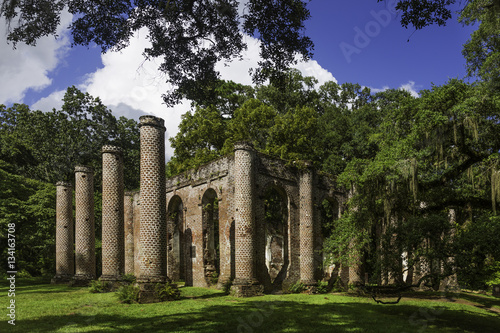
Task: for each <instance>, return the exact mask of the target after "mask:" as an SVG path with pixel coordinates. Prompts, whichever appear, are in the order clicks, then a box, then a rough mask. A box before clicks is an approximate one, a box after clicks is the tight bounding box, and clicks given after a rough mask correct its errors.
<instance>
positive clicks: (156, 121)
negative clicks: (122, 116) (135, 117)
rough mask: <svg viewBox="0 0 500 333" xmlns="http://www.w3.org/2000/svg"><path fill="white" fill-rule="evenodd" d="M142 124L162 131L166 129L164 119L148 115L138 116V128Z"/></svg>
mask: <svg viewBox="0 0 500 333" xmlns="http://www.w3.org/2000/svg"><path fill="white" fill-rule="evenodd" d="M143 126H152V127H156V128H159V129H162V130H164V131H166V130H167V128H166V127H165V120H163V119H161V118H158V117H155V116H150V115H147V116H141V117H139V128H141V127H143Z"/></svg>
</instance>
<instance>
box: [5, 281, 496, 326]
mask: <svg viewBox="0 0 500 333" xmlns="http://www.w3.org/2000/svg"><path fill="white" fill-rule="evenodd" d="M5 285H6V284H4V283H3V284H2V288H1V290H0V305H1V308H2V309H3V310H2V311H3V312H4V314H2V316H1V317H2V321H1V322H0V332H23V333H24V332H28V333H31V332H34V333H35V332H384V333H385V332H395V333H396V332H397V333H403V332H482V333H486V332H495V333H496V332H500V299H497V298H494V297H491V296H489V297H488V296H479V295H475V294H474V295H472V294H460V295H454V296H458V297H455V298H450V295H446V296H448V297H449V298H445V297H443V296H445V295H440V294H439V293H436V294H432V295H430V294H418V293H417V294H412V295H408V297H404V298H403V299H402V300H401V301H400V302H399V304H395V305H383V304H377V303H375V302H374V301H373V300H372V299H371V298H370V297H368V296H355V295H347V294H321V295H307V294H298V295H295V294H294V295H291V294H289V295H266V296H261V297H252V298H245V299H242V298H235V297H232V296H227V295H224V294H223V293H222V292H220V291H218V290H214V289H202V288H193V287H182V288H181V295H182V299H181V300H179V301H174V302H166V303H157V304H131V305H128V304H120V303H119V302H118V301H117V299H116V297H115V295H114V293H106V294H91V293H89V292H88V289H87V288H70V287H67V286H61V285H58V286H56V285H50V284H46V282H43V281H41V280H36V279H31V280H24V281H23V280H19V279H18V280H17V281H16V297H15V300H16V303H15V304H16V325H15V326H12V325H9V324H8V323H7V320H9V318H8V317H7V313H8V310H7V309H6V307H7V306H8V304H9V303H8V302H9V298H8V296H7V289H8V288H5V287H4V286H5Z"/></svg>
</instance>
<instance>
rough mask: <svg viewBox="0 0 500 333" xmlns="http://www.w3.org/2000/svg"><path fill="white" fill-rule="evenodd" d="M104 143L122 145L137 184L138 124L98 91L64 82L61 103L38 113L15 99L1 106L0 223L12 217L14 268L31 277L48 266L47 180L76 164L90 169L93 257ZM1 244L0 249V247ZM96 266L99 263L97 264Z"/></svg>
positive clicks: (50, 215) (51, 232)
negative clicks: (117, 113)
mask: <svg viewBox="0 0 500 333" xmlns="http://www.w3.org/2000/svg"><path fill="white" fill-rule="evenodd" d="M105 144H113V145H117V146H120V147H122V148H123V149H124V155H125V156H124V157H125V158H124V163H125V168H124V170H125V186H126V187H127V188H136V187H138V185H139V129H138V125H137V123H136V122H135V121H134V120H129V119H126V118H124V117H121V118H120V119H116V118H115V117H114V116H113V115H112V114H111V111H110V110H109V109H107V108H106V107H105V106H104V105H103V104H102V103H101V101H100V100H99V99H98V98H93V97H92V96H90V95H89V94H84V93H82V92H80V91H79V90H78V89H77V88H75V87H70V88H68V90H67V92H66V94H65V96H64V104H63V106H62V108H61V110H53V111H51V112H41V111H33V110H30V109H29V108H28V107H27V106H26V105H21V104H15V105H13V106H12V107H11V108H6V107H5V106H4V105H0V212H1V215H0V225H1V226H5V225H6V224H7V223H15V224H16V238H17V239H16V240H17V242H16V251H17V253H16V257H17V260H18V262H17V264H18V270H21V269H24V270H26V271H27V272H29V273H30V274H31V275H33V276H37V275H40V274H53V273H54V271H55V263H54V259H55V258H54V253H55V223H54V221H55V207H56V204H55V186H54V185H53V184H55V183H56V182H57V181H72V180H73V179H74V167H75V165H78V164H80V165H81V164H83V165H90V166H93V167H94V169H95V173H94V175H95V179H94V184H95V188H96V192H95V194H94V203H95V221H96V254H97V259H98V260H100V255H99V254H100V250H101V249H100V239H101V235H100V233H101V225H100V223H101V215H102V212H101V201H102V199H101V194H100V191H99V190H100V187H101V184H102V181H101V169H102V162H101V148H102V146H103V145H105ZM2 230H7V228H2ZM6 237H7V236H6V234H5V232H4V233H3V234H0V238H1V239H2V240H5V239H6ZM4 244H7V242H6V241H5V242H4ZM1 250H2V253H3V254H5V251H6V248H5V247H2V248H1ZM97 267H98V269H100V264H99V263H98V265H97ZM2 270H4V267H2ZM98 273H99V272H98Z"/></svg>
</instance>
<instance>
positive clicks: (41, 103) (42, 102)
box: [31, 90, 66, 112]
mask: <svg viewBox="0 0 500 333" xmlns="http://www.w3.org/2000/svg"><path fill="white" fill-rule="evenodd" d="M65 92H66V91H65V90H58V91H54V92H53V93H51V94H50V95H49V96H46V97H43V98H41V99H39V100H38V101H37V102H36V103H35V104H32V105H31V109H32V110H40V111H43V112H49V111H52V109H56V110H59V109H60V108H61V106H62V105H63V101H62V99H63V97H64V93H65Z"/></svg>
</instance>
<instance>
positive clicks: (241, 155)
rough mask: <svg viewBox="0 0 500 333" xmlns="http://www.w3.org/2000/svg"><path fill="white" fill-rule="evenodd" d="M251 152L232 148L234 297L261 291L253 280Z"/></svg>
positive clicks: (240, 144) (238, 146)
mask: <svg viewBox="0 0 500 333" xmlns="http://www.w3.org/2000/svg"><path fill="white" fill-rule="evenodd" d="M253 164H254V150H253V147H252V145H251V144H250V143H247V142H238V143H236V144H235V146H234V205H235V222H236V223H235V227H236V240H235V242H236V248H235V266H236V267H235V268H236V269H235V275H236V276H235V280H234V283H233V288H234V291H235V293H236V295H238V296H252V295H255V294H259V293H261V292H262V291H263V286H262V285H260V284H259V283H258V281H257V280H256V278H255V240H254V232H255V230H254V228H255V216H254V197H255V194H254V170H253V169H254V166H253Z"/></svg>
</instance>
